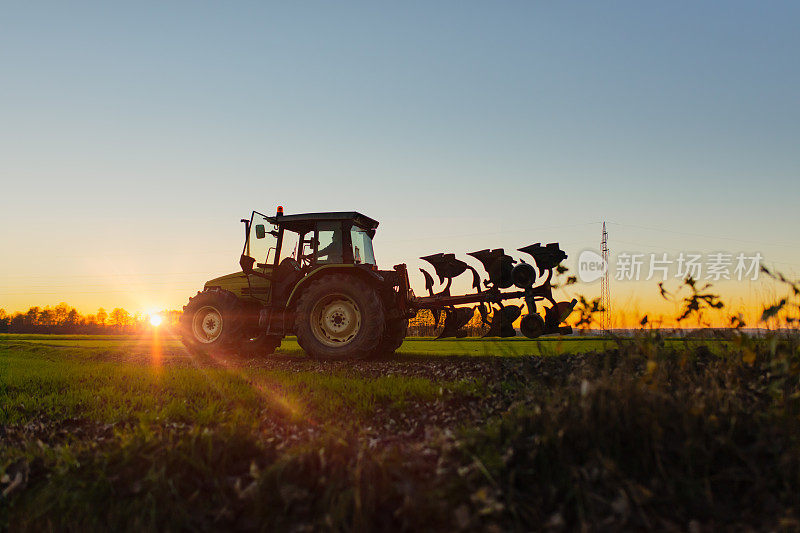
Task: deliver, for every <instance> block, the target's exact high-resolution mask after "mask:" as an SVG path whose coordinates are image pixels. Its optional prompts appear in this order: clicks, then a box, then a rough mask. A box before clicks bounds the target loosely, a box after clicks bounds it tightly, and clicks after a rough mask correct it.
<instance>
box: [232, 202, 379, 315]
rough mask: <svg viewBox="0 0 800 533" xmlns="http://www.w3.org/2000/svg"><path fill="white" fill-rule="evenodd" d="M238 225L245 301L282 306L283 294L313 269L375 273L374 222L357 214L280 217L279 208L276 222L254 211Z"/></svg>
mask: <svg viewBox="0 0 800 533" xmlns="http://www.w3.org/2000/svg"><path fill="white" fill-rule="evenodd" d="M242 222H244V223H245V244H244V249H243V251H242V255H241V258H240V260H239V265H240V266H241V267H242V271H243V272H244V273H245V274H246V275H247V278H248V283H249V289H250V290H249V292H250V295H251V296H252V297H255V298H257V299H261V300H264V301H271V303H281V301H285V298H286V296H288V294H286V292H287V289H289V288H291V287H293V286H294V285H295V284H296V283H297V282H298V281H299V280H300V279H301V278H302V277H304V276H305V275H307V274H308V273H310V272H312V271H315V270H317V269H318V268H322V267H331V266H348V267H352V266H362V267H364V268H368V269H372V270H376V269H377V266H376V262H375V255H374V253H373V249H372V238H373V236H374V235H375V230H376V229H377V227H378V222H377V221H376V220H373V219H371V218H369V217H367V216H364V215H362V214H361V213H357V212H355V211H345V212H329V213H306V214H298V215H284V214H283V209H281V208H278V212H277V214H276V215H275V216H267V215H264V214H262V213H259V212H258V211H253V214H252V216H251V217H250V220H247V219H243V220H242ZM270 287H271V288H272V290H271V291H270V290H269V288H270ZM270 293H271V294H270ZM259 295H260V296H261V297H260V298H259Z"/></svg>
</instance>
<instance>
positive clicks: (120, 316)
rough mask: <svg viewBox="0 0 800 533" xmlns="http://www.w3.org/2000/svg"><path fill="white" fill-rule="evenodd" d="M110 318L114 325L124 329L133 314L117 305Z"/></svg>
mask: <svg viewBox="0 0 800 533" xmlns="http://www.w3.org/2000/svg"><path fill="white" fill-rule="evenodd" d="M109 318H110V320H111V325H112V326H116V327H117V328H118V329H122V328H124V327H125V326H127V325H128V324H129V323H130V321H131V314H130V313H128V312H127V311H126V310H125V309H121V308H119V307H117V308H115V309H114V310H113V311H111V316H110V317H109Z"/></svg>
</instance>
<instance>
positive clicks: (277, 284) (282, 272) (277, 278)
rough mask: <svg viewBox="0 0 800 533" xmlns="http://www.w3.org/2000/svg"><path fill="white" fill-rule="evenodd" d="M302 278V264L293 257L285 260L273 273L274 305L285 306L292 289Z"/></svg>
mask: <svg viewBox="0 0 800 533" xmlns="http://www.w3.org/2000/svg"><path fill="white" fill-rule="evenodd" d="M302 277H303V274H302V272H301V269H300V263H298V262H297V261H296V260H295V259H294V258H293V257H286V258H284V259H283V260H282V261H281V262H280V263H279V264H278V266H277V267H275V270H273V271H272V305H273V306H283V305H284V304H285V303H286V299H287V298H288V297H289V293H290V292H291V289H292V288H293V287H294V286H295V285H296V284H297V282H298V281H300V279H301V278H302Z"/></svg>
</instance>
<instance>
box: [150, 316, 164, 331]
mask: <svg viewBox="0 0 800 533" xmlns="http://www.w3.org/2000/svg"><path fill="white" fill-rule="evenodd" d="M162 321H163V319H162V318H161V315H153V316H151V317H150V325H151V326H153V327H156V328H157V327H158V326H160V325H161V322H162Z"/></svg>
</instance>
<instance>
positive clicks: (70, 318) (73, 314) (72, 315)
mask: <svg viewBox="0 0 800 533" xmlns="http://www.w3.org/2000/svg"><path fill="white" fill-rule="evenodd" d="M80 320H81V315H80V313H78V310H77V309H75V308H74V307H73V308H72V309H70V310H69V313H67V317H66V318H65V319H64V325H65V326H67V327H68V328H74V327H75V326H77V325H78V324H79V323H80Z"/></svg>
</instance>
